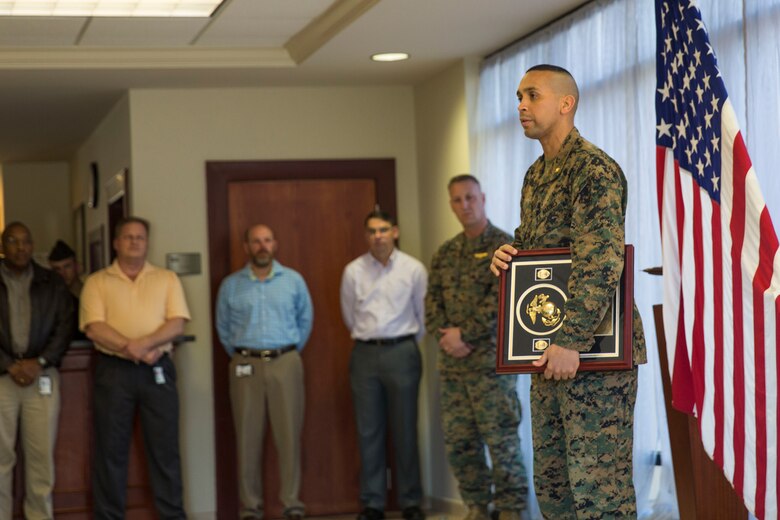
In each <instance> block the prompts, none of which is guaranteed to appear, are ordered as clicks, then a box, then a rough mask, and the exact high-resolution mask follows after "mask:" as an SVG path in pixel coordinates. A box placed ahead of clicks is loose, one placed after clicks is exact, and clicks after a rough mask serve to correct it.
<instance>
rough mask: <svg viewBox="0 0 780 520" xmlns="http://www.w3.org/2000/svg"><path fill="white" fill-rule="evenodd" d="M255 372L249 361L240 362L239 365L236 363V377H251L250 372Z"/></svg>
mask: <svg viewBox="0 0 780 520" xmlns="http://www.w3.org/2000/svg"><path fill="white" fill-rule="evenodd" d="M254 373H255V369H254V367H253V366H252V365H250V364H249V363H241V364H239V365H236V377H238V378H241V377H252V374H254Z"/></svg>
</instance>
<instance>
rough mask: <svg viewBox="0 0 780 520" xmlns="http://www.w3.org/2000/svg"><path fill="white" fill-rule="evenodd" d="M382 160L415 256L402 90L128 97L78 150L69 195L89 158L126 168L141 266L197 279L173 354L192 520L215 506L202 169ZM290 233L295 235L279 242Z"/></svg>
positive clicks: (414, 196)
mask: <svg viewBox="0 0 780 520" xmlns="http://www.w3.org/2000/svg"><path fill="white" fill-rule="evenodd" d="M125 122H129V125H128V124H125ZM128 132H129V135H128ZM128 146H130V147H131V152H130V154H129V155H130V158H128V157H127V154H126V152H127V147H128ZM96 156H99V157H98V158H97V159H95V157H96ZM387 157H392V158H394V159H395V160H396V189H397V198H398V212H399V224H400V226H401V230H402V231H401V233H402V236H401V245H402V247H403V248H404V250H405V251H407V252H409V253H410V254H412V255H415V256H418V257H419V256H420V250H421V238H420V228H419V225H418V222H419V221H420V215H419V200H418V173H417V156H416V143H415V122H414V101H413V91H412V88H411V87H362V88H349V87H333V88H256V89H201V90H134V91H131V92H130V93H129V96H128V98H127V99H126V100H123V101H122V102H120V104H119V105H118V106H117V107H115V109H114V110H113V111H112V113H111V114H110V115H109V117H108V118H107V120H105V121H104V122H103V123H102V124H101V126H100V128H98V130H97V131H96V132H95V134H93V136H92V137H91V138H90V140H89V141H88V142H87V143H86V144H85V146H84V147H82V149H81V150H80V151H79V153H78V156H77V160H76V161H75V163H76V167H75V168H74V170H75V176H76V179H74V193H78V192H79V190H81V189H82V187H83V186H84V185H85V184H84V183H85V179H86V176H87V172H88V167H89V162H90V161H92V160H98V161H99V162H100V166H101V170H103V169H104V170H105V172H106V174H113V173H115V170H118V169H119V168H122V167H125V166H129V167H130V179H131V183H130V185H131V191H130V200H131V205H132V206H131V208H132V212H133V213H134V214H136V215H139V216H143V217H145V218H148V219H149V220H150V221H151V222H152V226H153V228H152V233H151V240H150V254H149V259H150V261H152V262H153V263H156V264H158V265H164V261H165V254H166V253H168V252H174V251H175V252H199V253H200V254H201V257H202V273H201V274H200V275H194V276H185V277H183V278H182V282H183V285H184V289H185V291H186V294H187V299H188V302H189V304H190V311H191V313H192V321H191V322H190V323H189V324H188V325H187V333H188V334H194V335H195V336H196V337H197V341H196V342H194V343H191V344H188V345H186V346H184V347H183V348H181V349H180V350H179V351H178V352H177V357H176V364H177V368H178V370H179V389H180V394H181V405H182V418H181V421H182V422H181V425H182V458H183V460H182V462H183V469H184V474H185V493H186V496H185V504H186V507H187V509H188V511H189V513H190V515H191V516H192V517H193V518H211V517H212V516H213V512H214V510H215V508H216V496H215V462H214V430H213V424H214V422H213V397H212V396H213V389H212V373H211V371H212V364H211V349H212V345H211V326H212V317H211V314H210V299H211V297H210V291H209V281H208V273H209V264H208V242H207V240H208V237H207V215H206V185H205V162H206V161H208V160H239V159H241V160H264V159H329V158H333V159H344V158H387ZM130 159H131V160H130ZM104 161H105V163H106V166H105V167H104V165H103V162H104ZM101 213H105V209H103V211H101ZM90 222H91V223H92V224H93V225H94V224H96V223H97V220H96V219H94V218H93V219H91V220H90ZM298 238H299V239H302V240H303V239H305V236H302V237H286V238H285V240H291V239H298ZM423 408H424V410H423V412H422V415H423V417H424V419H423V422H425V421H427V420H428V419H427V418H428V417H429V416H430V414H428V413H427V411H426V410H425V405H424V404H423ZM425 428H427V427H425ZM422 443H423V447H422V449H423V451H425V450H426V449H427V446H426V441H425V439H423V440H422Z"/></svg>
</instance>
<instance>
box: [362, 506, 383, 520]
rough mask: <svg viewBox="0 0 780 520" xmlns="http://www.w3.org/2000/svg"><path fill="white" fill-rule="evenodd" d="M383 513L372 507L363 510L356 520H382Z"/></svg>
mask: <svg viewBox="0 0 780 520" xmlns="http://www.w3.org/2000/svg"><path fill="white" fill-rule="evenodd" d="M384 517H385V512H384V511H380V510H379V509H374V508H373V507H367V508H365V509H363V510H362V511H361V512H360V514H359V515H358V517H357V520H383V518H384Z"/></svg>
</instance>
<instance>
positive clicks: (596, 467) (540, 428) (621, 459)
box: [531, 367, 637, 520]
mask: <svg viewBox="0 0 780 520" xmlns="http://www.w3.org/2000/svg"><path fill="white" fill-rule="evenodd" d="M636 388H637V369H636V367H634V369H633V370H628V371H615V372H580V373H578V374H577V377H576V378H574V379H573V380H569V381H555V380H552V379H551V380H547V379H544V377H543V376H542V375H541V374H534V375H533V379H532V384H531V418H532V424H533V436H534V485H535V488H536V496H537V498H538V499H539V507H540V509H541V511H542V514H543V515H544V517H545V518H548V519H554V520H582V519H601V520H609V519H613V518H636V517H637V513H636V496H635V493H634V483H633V464H632V456H633V453H632V451H633V445H634V436H633V423H634V403H635V401H636Z"/></svg>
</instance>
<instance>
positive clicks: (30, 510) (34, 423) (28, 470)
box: [0, 367, 60, 520]
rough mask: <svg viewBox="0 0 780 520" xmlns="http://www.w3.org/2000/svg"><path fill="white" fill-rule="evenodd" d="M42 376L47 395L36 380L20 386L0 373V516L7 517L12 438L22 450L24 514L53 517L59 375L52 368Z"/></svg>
mask: <svg viewBox="0 0 780 520" xmlns="http://www.w3.org/2000/svg"><path fill="white" fill-rule="evenodd" d="M42 375H46V376H49V378H50V379H51V395H41V393H40V390H39V385H38V381H36V382H35V383H33V384H31V385H30V386H27V387H24V388H23V387H20V386H19V385H17V384H16V383H14V382H13V380H12V379H11V376H9V375H8V374H4V375H2V376H0V519H6V518H8V519H10V518H11V508H12V507H13V494H12V489H11V488H12V485H13V477H14V466H15V465H16V437H17V431H18V433H19V438H20V442H21V445H22V451H23V452H24V474H25V492H24V517H25V518H26V519H27V520H50V519H51V518H53V514H52V502H51V494H52V490H53V489H54V443H55V442H56V440H57V420H58V418H59V414H60V376H59V373H58V372H57V370H56V369H55V368H52V367H50V368H47V369H45V370H44V371H43V373H42Z"/></svg>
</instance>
